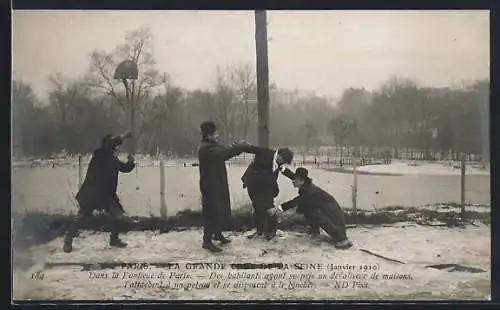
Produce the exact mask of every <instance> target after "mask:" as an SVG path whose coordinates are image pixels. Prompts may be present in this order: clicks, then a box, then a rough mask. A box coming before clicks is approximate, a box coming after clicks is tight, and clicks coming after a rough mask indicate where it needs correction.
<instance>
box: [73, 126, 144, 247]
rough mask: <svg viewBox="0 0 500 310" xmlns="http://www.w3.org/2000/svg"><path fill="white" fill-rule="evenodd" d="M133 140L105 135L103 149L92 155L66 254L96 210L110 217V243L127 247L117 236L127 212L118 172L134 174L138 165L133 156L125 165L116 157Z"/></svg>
mask: <svg viewBox="0 0 500 310" xmlns="http://www.w3.org/2000/svg"><path fill="white" fill-rule="evenodd" d="M130 137H131V134H130V133H128V134H125V135H121V136H119V137H113V136H111V135H106V136H105V137H104V138H103V139H102V142H101V147H100V148H99V149H97V150H95V151H94V153H93V154H92V158H91V160H90V163H89V167H88V169H87V174H86V175H85V181H84V182H83V184H82V187H81V188H80V190H79V191H78V193H77V194H76V200H77V202H78V205H79V210H78V214H77V215H76V217H75V218H74V219H73V221H72V222H71V224H70V227H69V229H68V231H67V232H66V235H65V237H64V247H63V250H64V252H67V253H69V252H71V251H72V250H73V247H72V243H73V238H74V237H75V235H76V233H77V230H78V229H79V228H81V227H82V225H83V223H85V222H86V221H87V219H88V218H89V217H91V216H92V212H93V211H94V210H101V211H105V212H107V213H108V215H109V216H110V217H111V221H110V222H109V224H110V228H111V236H110V241H109V244H110V245H111V246H114V247H125V246H127V244H126V243H125V242H123V241H122V240H120V238H119V237H118V235H119V223H121V222H123V221H124V218H123V214H124V210H123V207H122V205H121V203H120V200H119V199H118V196H117V194H116V189H117V185H118V172H124V173H128V172H131V171H132V170H133V169H134V167H135V164H134V158H133V157H132V155H129V156H128V161H127V162H126V163H124V162H122V161H121V160H120V159H118V157H117V151H118V148H119V146H120V145H121V144H122V142H123V140H124V139H125V138H130Z"/></svg>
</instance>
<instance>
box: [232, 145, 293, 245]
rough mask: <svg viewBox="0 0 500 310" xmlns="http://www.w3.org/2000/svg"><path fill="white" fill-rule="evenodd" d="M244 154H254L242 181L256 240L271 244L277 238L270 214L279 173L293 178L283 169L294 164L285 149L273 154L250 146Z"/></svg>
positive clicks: (267, 150) (270, 151) (274, 221)
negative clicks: (260, 238)
mask: <svg viewBox="0 0 500 310" xmlns="http://www.w3.org/2000/svg"><path fill="white" fill-rule="evenodd" d="M246 153H251V154H255V157H254V159H253V161H252V162H251V163H250V165H249V166H248V168H247V170H246V171H245V173H244V174H243V176H242V177H241V180H242V182H243V188H247V191H248V196H250V200H251V201H252V207H253V209H254V221H255V226H256V229H257V231H256V234H255V235H253V236H250V238H253V237H256V236H262V235H263V236H264V238H265V239H266V240H271V239H272V238H274V237H275V236H276V226H277V220H276V216H275V215H276V214H273V213H271V212H270V210H272V209H273V208H274V198H276V196H278V194H279V186H278V176H279V173H280V172H282V173H283V174H285V175H286V174H288V173H290V174H292V175H293V172H292V171H290V170H289V169H287V168H285V164H290V163H291V162H292V160H293V152H292V151H291V150H290V149H288V148H280V149H278V150H273V149H269V148H265V147H257V146H250V147H249V149H248V150H246Z"/></svg>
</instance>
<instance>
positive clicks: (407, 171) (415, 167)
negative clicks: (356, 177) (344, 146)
mask: <svg viewBox="0 0 500 310" xmlns="http://www.w3.org/2000/svg"><path fill="white" fill-rule="evenodd" d="M346 170H347V171H352V168H346ZM357 170H358V171H362V172H366V173H373V174H377V173H382V174H389V175H390V174H393V175H400V174H403V175H460V174H461V170H460V163H453V162H449V163H445V162H443V163H422V162H397V161H395V162H393V163H391V164H389V165H368V166H361V167H358V168H357ZM465 174H466V175H490V170H489V169H483V168H482V167H481V166H480V165H475V166H471V165H469V166H466V168H465Z"/></svg>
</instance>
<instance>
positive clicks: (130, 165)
mask: <svg viewBox="0 0 500 310" xmlns="http://www.w3.org/2000/svg"><path fill="white" fill-rule="evenodd" d="M115 165H116V166H117V167H118V171H120V172H124V173H128V172H130V171H132V170H134V168H135V163H134V159H133V158H132V157H131V156H129V157H128V161H127V162H126V163H124V162H122V161H121V160H120V159H118V158H116V157H115Z"/></svg>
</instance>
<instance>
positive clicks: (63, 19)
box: [13, 11, 490, 96]
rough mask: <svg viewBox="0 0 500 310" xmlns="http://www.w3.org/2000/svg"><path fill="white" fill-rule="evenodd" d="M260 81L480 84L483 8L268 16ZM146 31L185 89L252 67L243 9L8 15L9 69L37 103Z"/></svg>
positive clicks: (309, 85) (307, 85)
mask: <svg viewBox="0 0 500 310" xmlns="http://www.w3.org/2000/svg"><path fill="white" fill-rule="evenodd" d="M268 22H269V26H268V37H269V40H270V41H269V46H268V48H269V75H270V80H271V81H274V82H276V83H277V84H278V86H279V87H281V88H288V89H294V88H296V87H297V88H299V89H304V90H314V91H316V93H317V94H318V95H328V96H330V95H331V96H339V95H340V93H341V92H342V90H343V89H344V88H346V87H350V86H353V87H365V88H368V89H374V88H377V87H378V86H379V85H380V84H381V83H382V82H384V81H385V80H387V79H388V78H389V77H390V76H391V75H395V74H397V75H400V76H405V77H410V78H413V79H415V80H417V81H418V82H419V83H421V84H423V85H430V86H444V85H449V84H454V83H459V82H461V81H464V80H474V79H480V78H487V77H489V57H490V56H489V49H490V47H489V44H490V43H489V42H490V36H489V12H488V11H268ZM144 26H145V27H149V28H150V29H151V30H152V32H153V36H154V38H153V39H154V53H155V58H156V60H157V65H158V69H159V70H160V71H161V72H168V73H169V74H170V76H171V77H172V81H173V82H174V83H175V84H177V85H179V86H181V87H184V88H187V89H196V88H202V89H207V88H210V87H211V86H212V85H213V81H214V76H215V69H216V66H217V65H221V66H225V65H230V64H236V63H244V62H251V63H252V64H255V37H254V32H255V25H254V15H253V12H252V11H16V12H14V13H13V71H14V76H15V78H17V79H21V80H23V81H25V82H27V83H29V84H31V85H32V87H33V88H34V90H35V92H36V93H37V95H39V96H44V94H46V92H47V91H48V87H49V83H48V81H47V77H48V76H49V75H51V74H54V73H57V72H60V73H62V74H63V75H66V76H68V77H78V76H80V75H82V74H84V73H85V71H86V69H87V68H88V65H89V60H90V58H89V55H90V53H91V52H92V51H93V50H95V49H104V50H107V51H111V50H112V49H113V48H114V47H115V46H116V45H118V44H121V43H122V42H123V40H124V35H125V33H126V32H127V31H130V30H134V29H137V28H139V27H144Z"/></svg>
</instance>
